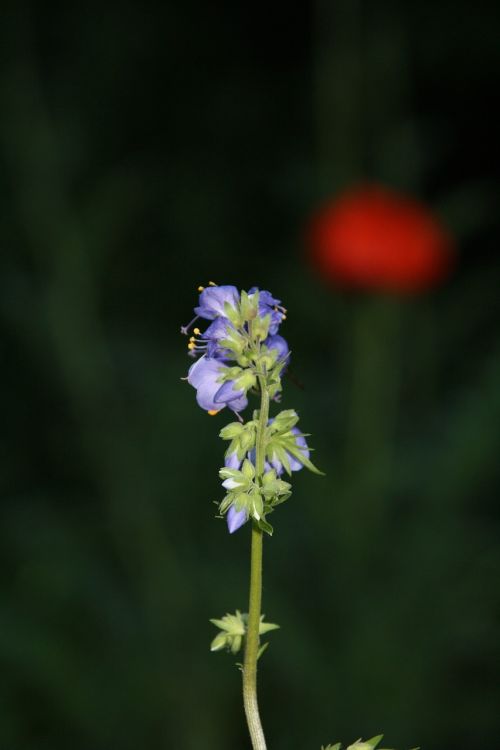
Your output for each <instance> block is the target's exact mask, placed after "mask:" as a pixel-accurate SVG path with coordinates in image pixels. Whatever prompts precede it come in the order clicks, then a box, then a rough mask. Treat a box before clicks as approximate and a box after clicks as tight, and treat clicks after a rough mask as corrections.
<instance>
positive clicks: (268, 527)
mask: <svg viewBox="0 0 500 750" xmlns="http://www.w3.org/2000/svg"><path fill="white" fill-rule="evenodd" d="M257 526H258V527H259V529H260V530H261V531H265V532H266V534H269V536H272V535H273V532H274V529H273V527H272V526H271V524H270V523H268V521H265V520H264V519H263V518H261V519H260V520H259V521H257ZM276 627H278V626H276Z"/></svg>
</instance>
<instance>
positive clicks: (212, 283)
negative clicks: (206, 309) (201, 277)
mask: <svg viewBox="0 0 500 750" xmlns="http://www.w3.org/2000/svg"><path fill="white" fill-rule="evenodd" d="M208 286H217V284H216V283H215V281H209V282H208Z"/></svg>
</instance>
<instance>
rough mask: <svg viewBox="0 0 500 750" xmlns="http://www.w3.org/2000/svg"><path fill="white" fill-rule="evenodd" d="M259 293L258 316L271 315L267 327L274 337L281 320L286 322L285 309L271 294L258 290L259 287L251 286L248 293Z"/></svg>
mask: <svg viewBox="0 0 500 750" xmlns="http://www.w3.org/2000/svg"><path fill="white" fill-rule="evenodd" d="M255 292H259V315H260V316H262V317H264V316H265V315H268V314H270V315H271V325H270V326H269V333H270V334H271V335H272V336H274V334H275V333H277V332H278V328H279V327H280V323H281V321H282V320H286V308H284V307H283V306H282V304H281V300H280V299H276V297H273V295H272V294H271V292H267V291H265V290H263V289H262V290H259V287H257V286H253V287H252V288H251V289H250V291H249V292H248V294H249V295H252V294H255Z"/></svg>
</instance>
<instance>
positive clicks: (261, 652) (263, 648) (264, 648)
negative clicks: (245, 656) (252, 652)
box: [257, 641, 269, 661]
mask: <svg viewBox="0 0 500 750" xmlns="http://www.w3.org/2000/svg"><path fill="white" fill-rule="evenodd" d="M268 646H269V641H266V642H265V643H263V644H262V646H261V647H260V648H259V650H258V651H257V661H259V659H260V657H261V656H262V654H263V653H264V651H265V650H266V649H267V648H268Z"/></svg>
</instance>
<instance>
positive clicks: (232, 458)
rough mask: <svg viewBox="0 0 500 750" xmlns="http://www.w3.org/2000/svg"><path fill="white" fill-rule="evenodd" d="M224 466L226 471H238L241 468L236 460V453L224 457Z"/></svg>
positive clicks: (239, 462)
mask: <svg viewBox="0 0 500 750" xmlns="http://www.w3.org/2000/svg"><path fill="white" fill-rule="evenodd" d="M224 466H227V468H228V469H239V468H240V466H241V461H240V459H239V458H238V454H237V452H236V451H234V452H233V453H230V454H229V456H226V458H225V459H224Z"/></svg>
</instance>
